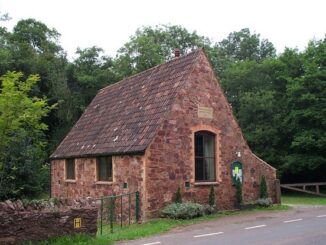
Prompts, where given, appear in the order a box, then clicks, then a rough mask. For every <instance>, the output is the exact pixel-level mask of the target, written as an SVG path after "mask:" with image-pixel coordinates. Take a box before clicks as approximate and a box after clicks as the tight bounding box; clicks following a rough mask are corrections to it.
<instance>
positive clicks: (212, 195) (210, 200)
mask: <svg viewBox="0 0 326 245" xmlns="http://www.w3.org/2000/svg"><path fill="white" fill-rule="evenodd" d="M208 205H209V206H214V205H215V191H214V186H212V185H211V189H210V191H209V196H208Z"/></svg>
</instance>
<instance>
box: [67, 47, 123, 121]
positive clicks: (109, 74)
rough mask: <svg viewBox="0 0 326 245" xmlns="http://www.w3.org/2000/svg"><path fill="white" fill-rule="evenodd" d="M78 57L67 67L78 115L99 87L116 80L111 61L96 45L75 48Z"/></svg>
mask: <svg viewBox="0 0 326 245" xmlns="http://www.w3.org/2000/svg"><path fill="white" fill-rule="evenodd" d="M76 54H77V55H78V57H77V58H76V59H75V60H74V62H73V63H72V64H70V65H69V67H68V74H69V86H70V87H71V88H72V91H73V94H74V96H73V99H74V104H75V108H77V109H78V111H77V112H78V116H79V115H81V113H82V112H83V111H84V109H85V108H86V106H87V105H88V104H89V103H90V102H91V100H92V99H93V97H94V96H95V95H96V93H97V92H98V90H99V89H101V88H103V87H105V86H107V85H109V84H112V83H114V82H117V81H118V76H117V75H116V73H115V71H114V70H113V61H112V59H111V58H110V57H108V56H105V55H103V50H102V49H101V48H98V47H95V46H93V47H91V48H86V49H79V48H78V49H77V51H76Z"/></svg>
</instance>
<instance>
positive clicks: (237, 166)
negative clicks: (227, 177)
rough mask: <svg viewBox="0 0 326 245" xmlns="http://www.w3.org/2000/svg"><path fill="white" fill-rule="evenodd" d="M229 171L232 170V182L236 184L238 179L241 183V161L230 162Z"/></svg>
mask: <svg viewBox="0 0 326 245" xmlns="http://www.w3.org/2000/svg"><path fill="white" fill-rule="evenodd" d="M231 171H232V182H233V184H236V182H237V181H238V180H240V182H241V183H242V180H243V169H242V163H241V162H238V161H236V162H233V163H232V164H231Z"/></svg>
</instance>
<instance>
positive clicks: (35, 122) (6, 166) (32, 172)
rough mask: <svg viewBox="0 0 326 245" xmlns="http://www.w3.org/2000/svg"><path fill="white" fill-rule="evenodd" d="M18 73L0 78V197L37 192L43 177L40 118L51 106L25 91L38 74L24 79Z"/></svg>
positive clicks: (44, 127) (44, 166) (43, 129)
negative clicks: (0, 82)
mask: <svg viewBox="0 0 326 245" xmlns="http://www.w3.org/2000/svg"><path fill="white" fill-rule="evenodd" d="M22 77H23V74H22V73H16V72H8V73H7V74H6V75H4V76H2V77H1V81H2V87H1V93H0V138H1V141H0V199H6V198H18V197H19V198H21V197H26V196H30V195H35V194H37V193H39V192H40V191H41V190H42V188H43V187H44V184H45V181H44V180H45V178H47V176H48V175H47V174H46V175H45V172H46V171H47V168H48V167H47V165H46V163H45V159H46V157H47V155H46V151H45V147H46V139H45V134H44V132H45V131H46V130H47V125H46V124H45V123H43V122H42V118H44V117H45V116H47V114H48V113H49V112H50V110H51V109H53V108H54V106H51V107H50V106H48V105H47V101H46V99H45V98H37V97H30V96H29V94H30V92H31V90H32V89H33V87H34V86H35V85H36V83H37V82H38V81H39V77H38V76H35V75H32V76H29V77H28V78H27V79H26V80H25V81H21V80H20V79H21V78H22Z"/></svg>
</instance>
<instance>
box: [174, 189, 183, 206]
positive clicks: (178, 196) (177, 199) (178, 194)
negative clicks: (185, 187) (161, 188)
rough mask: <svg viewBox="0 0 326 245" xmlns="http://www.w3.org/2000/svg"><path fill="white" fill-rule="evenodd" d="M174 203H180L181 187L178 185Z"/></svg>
mask: <svg viewBox="0 0 326 245" xmlns="http://www.w3.org/2000/svg"><path fill="white" fill-rule="evenodd" d="M174 202H175V203H182V196H181V188H180V186H179V187H178V189H177V191H176V193H175V201H174Z"/></svg>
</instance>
